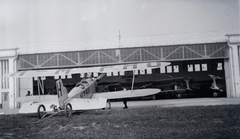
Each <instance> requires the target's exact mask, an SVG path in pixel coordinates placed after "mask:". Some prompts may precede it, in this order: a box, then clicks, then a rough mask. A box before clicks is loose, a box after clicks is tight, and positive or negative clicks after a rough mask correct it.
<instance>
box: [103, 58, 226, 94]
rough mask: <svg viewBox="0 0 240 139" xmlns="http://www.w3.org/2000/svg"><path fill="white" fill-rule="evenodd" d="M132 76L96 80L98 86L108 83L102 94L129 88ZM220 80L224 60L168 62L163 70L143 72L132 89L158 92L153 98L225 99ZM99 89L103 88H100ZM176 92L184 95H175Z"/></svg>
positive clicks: (125, 75)
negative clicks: (146, 89) (155, 90)
mask: <svg viewBox="0 0 240 139" xmlns="http://www.w3.org/2000/svg"><path fill="white" fill-rule="evenodd" d="M210 75H214V76H216V77H217V79H215V81H216V87H217V89H216V88H215V89H211V88H212V87H213V83H214V81H213V79H212V78H211V76H210ZM132 76H133V74H132V73H125V74H124V75H123V76H107V77H104V78H103V79H102V80H101V81H100V84H105V85H107V84H110V85H109V86H108V87H107V88H105V91H106V90H107V91H114V90H116V91H117V90H121V89H122V88H127V89H129V88H131V83H132ZM224 77H225V72H224V59H209V60H188V61H171V65H169V66H166V67H165V68H164V69H154V70H152V72H151V74H149V73H147V71H145V72H143V73H139V74H138V75H136V76H135V82H134V88H136V89H139V88H144V87H145V88H159V89H161V90H162V91H161V92H160V93H159V94H158V95H157V96H158V97H157V98H169V96H170V97H171V98H172V97H226V83H225V78H224ZM185 80H189V88H190V89H191V91H189V90H186V89H183V88H186V87H187V85H186V82H185ZM108 81H113V82H108ZM175 84H177V87H175ZM100 88H103V87H102V86H101V85H100ZM184 90H185V91H184ZM220 90H221V91H220ZM178 92H181V94H184V96H183V95H182V96H178Z"/></svg>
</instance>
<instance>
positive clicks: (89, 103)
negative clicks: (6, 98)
mask: <svg viewBox="0 0 240 139" xmlns="http://www.w3.org/2000/svg"><path fill="white" fill-rule="evenodd" d="M106 102H107V99H105V98H96V99H82V98H73V99H71V100H70V101H69V102H68V103H70V104H71V106H72V110H92V109H101V108H105V107H106ZM40 105H43V106H44V107H45V109H46V111H47V112H50V111H53V109H52V108H51V106H52V105H55V106H56V107H59V103H58V100H54V101H44V102H37V103H36V102H26V103H23V105H22V106H21V108H20V109H19V111H18V113H37V111H38V107H39V106H40Z"/></svg>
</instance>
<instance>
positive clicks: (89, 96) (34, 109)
mask: <svg viewBox="0 0 240 139" xmlns="http://www.w3.org/2000/svg"><path fill="white" fill-rule="evenodd" d="M170 64H171V63H170V62H151V63H136V64H125V65H113V66H103V67H88V68H72V69H49V70H29V71H19V72H16V73H12V74H8V75H6V76H8V77H15V78H17V77H19V78H21V77H37V78H38V77H47V76H55V77H57V76H58V77H59V76H61V77H66V76H71V75H72V74H81V75H82V74H83V75H84V74H85V75H86V74H88V75H93V76H95V77H96V78H94V77H91V76H89V77H87V78H85V79H82V80H81V81H80V82H79V83H77V84H76V86H75V87H74V88H73V89H72V90H71V91H70V92H68V91H67V89H66V87H64V85H63V82H62V80H61V79H59V80H57V81H56V90H57V95H34V96H24V97H18V98H16V99H15V101H17V102H22V103H23V104H22V106H21V108H20V110H19V113H38V117H39V119H43V118H44V117H46V116H47V115H49V114H50V116H48V117H51V116H53V115H55V114H57V113H59V112H64V113H65V115H66V116H67V117H69V116H70V115H71V114H72V111H77V110H91V109H102V108H105V107H106V102H107V100H108V99H119V98H132V97H142V96H149V95H153V94H157V93H159V92H160V91H161V90H160V89H155V88H146V89H133V87H134V79H135V74H137V73H138V71H139V70H147V71H149V70H152V69H155V68H165V66H167V65H170ZM125 71H132V72H133V77H132V87H131V90H125V89H124V90H121V91H114V92H105V93H97V92H96V86H97V81H98V80H100V79H101V78H102V77H104V76H105V75H106V74H109V73H110V74H111V73H112V72H115V73H116V72H120V73H121V72H125ZM99 74H100V75H99ZM98 75H99V76H98ZM38 79H39V78H38Z"/></svg>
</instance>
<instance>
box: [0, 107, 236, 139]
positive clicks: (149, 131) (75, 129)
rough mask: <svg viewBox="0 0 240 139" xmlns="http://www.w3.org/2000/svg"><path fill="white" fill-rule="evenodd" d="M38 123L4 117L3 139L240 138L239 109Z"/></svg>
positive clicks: (91, 114) (0, 122)
mask: <svg viewBox="0 0 240 139" xmlns="http://www.w3.org/2000/svg"><path fill="white" fill-rule="evenodd" d="M37 120H38V119H37V116H36V115H1V116H0V138H14V139H15V138H44V139H46V138H55V139H59V138H103V139H105V138H111V139H115V138H123V139H129V138H136V139H139V138H143V139H146V138H151V139H152V138H167V139H181V138H183V139H219V138H220V139H239V138H240V105H228V106H207V107H179V108H176V107H175V108H158V107H145V108H129V109H124V110H123V109H112V110H99V111H87V112H84V113H75V114H74V115H72V117H71V118H66V117H64V116H63V115H61V114H59V115H57V116H54V117H52V118H49V119H46V120H45V121H42V122H40V123H35V122H36V121H37Z"/></svg>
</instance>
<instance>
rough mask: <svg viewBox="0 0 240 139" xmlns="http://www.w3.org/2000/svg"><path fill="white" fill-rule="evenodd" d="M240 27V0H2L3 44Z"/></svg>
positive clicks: (239, 29)
mask: <svg viewBox="0 0 240 139" xmlns="http://www.w3.org/2000/svg"><path fill="white" fill-rule="evenodd" d="M232 30H234V31H237V32H240V0H71V1H69V0H0V49H5V48H9V47H17V46H18V45H19V44H29V43H51V42H55V43H58V42H59V43H61V42H68V41H76V40H77V41H78V40H89V39H103V38H116V37H118V35H119V31H120V34H121V37H134V36H149V35H161V34H179V33H199V32H211V31H226V33H228V31H232Z"/></svg>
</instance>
